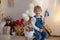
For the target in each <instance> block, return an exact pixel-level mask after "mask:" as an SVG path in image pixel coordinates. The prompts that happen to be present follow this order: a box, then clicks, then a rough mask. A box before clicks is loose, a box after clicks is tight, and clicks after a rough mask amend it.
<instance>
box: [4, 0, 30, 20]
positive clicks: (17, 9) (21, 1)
mask: <svg viewBox="0 0 60 40" xmlns="http://www.w3.org/2000/svg"><path fill="white" fill-rule="evenodd" d="M4 1H5V6H6V7H5V8H6V12H5V13H6V15H9V16H11V17H12V18H13V19H14V20H15V19H19V18H20V17H21V14H22V13H24V12H25V11H26V10H27V9H28V7H29V3H30V2H31V0H14V7H8V2H7V1H8V0H4Z"/></svg>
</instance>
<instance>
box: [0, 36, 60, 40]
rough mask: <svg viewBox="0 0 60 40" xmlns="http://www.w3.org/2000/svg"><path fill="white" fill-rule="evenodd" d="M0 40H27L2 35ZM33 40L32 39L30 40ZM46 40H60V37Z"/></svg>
mask: <svg viewBox="0 0 60 40" xmlns="http://www.w3.org/2000/svg"><path fill="white" fill-rule="evenodd" d="M0 40H25V37H23V36H10V35H0ZM30 40H32V39H30ZM45 40H60V37H49V38H47V39H45Z"/></svg>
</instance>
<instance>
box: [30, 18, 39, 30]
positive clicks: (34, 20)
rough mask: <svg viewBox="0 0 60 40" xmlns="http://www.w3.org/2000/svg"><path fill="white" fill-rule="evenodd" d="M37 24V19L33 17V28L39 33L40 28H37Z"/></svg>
mask: <svg viewBox="0 0 60 40" xmlns="http://www.w3.org/2000/svg"><path fill="white" fill-rule="evenodd" d="M35 22H36V19H35V18H34V17H33V18H32V19H31V24H32V27H33V28H34V29H36V30H37V31H39V28H38V27H36V26H35Z"/></svg>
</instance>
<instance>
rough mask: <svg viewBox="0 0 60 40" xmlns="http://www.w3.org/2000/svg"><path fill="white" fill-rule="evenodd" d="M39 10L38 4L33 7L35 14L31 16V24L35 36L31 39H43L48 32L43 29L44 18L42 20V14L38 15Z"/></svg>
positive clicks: (40, 10)
mask: <svg viewBox="0 0 60 40" xmlns="http://www.w3.org/2000/svg"><path fill="white" fill-rule="evenodd" d="M41 12H42V9H41V7H40V6H35V7H34V13H35V16H34V17H32V19H31V24H32V27H33V28H34V32H35V36H36V37H35V38H34V39H33V40H44V39H45V38H47V37H48V33H47V32H46V31H45V30H43V23H44V20H42V16H41V15H40V13H41Z"/></svg>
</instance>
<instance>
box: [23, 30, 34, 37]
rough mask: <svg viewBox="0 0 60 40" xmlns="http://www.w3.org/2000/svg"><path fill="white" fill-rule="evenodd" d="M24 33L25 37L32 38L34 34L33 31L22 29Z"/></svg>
mask: <svg viewBox="0 0 60 40" xmlns="http://www.w3.org/2000/svg"><path fill="white" fill-rule="evenodd" d="M24 34H25V37H28V38H32V37H33V34H34V31H30V32H28V31H25V30H24Z"/></svg>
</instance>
